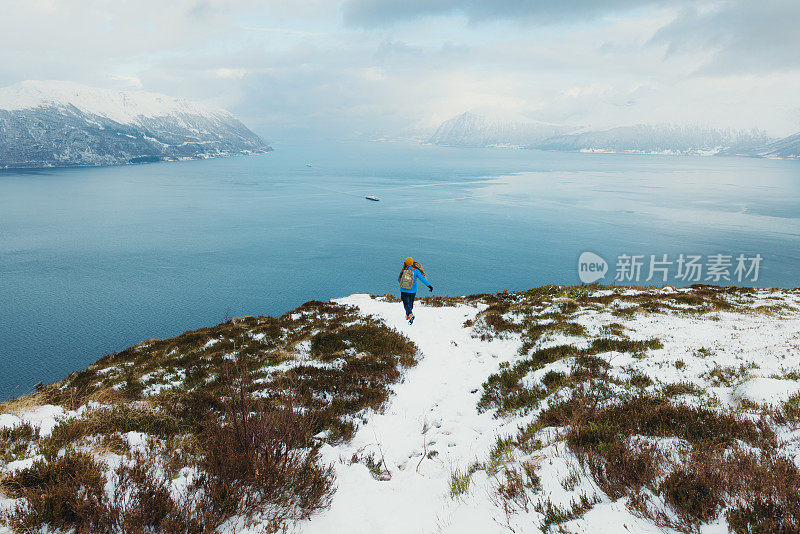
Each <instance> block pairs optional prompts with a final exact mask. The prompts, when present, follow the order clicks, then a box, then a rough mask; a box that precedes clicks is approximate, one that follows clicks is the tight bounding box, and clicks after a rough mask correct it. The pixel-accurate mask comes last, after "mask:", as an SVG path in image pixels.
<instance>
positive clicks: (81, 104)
mask: <svg viewBox="0 0 800 534" xmlns="http://www.w3.org/2000/svg"><path fill="white" fill-rule="evenodd" d="M268 150H270V147H269V146H268V145H267V144H266V143H264V141H263V140H261V138H259V137H258V136H257V135H256V134H254V133H253V132H252V131H250V130H249V129H248V128H247V127H246V126H245V125H244V124H242V123H241V122H240V121H239V120H238V119H236V117H234V116H233V115H231V114H230V113H228V112H227V111H223V110H213V109H208V108H205V107H203V106H200V105H199V104H196V103H193V102H189V101H187V100H184V99H181V98H174V97H170V96H166V95H161V94H156V93H147V92H143V91H118V90H109V89H100V88H96V87H88V86H85V85H80V84H77V83H72V82H63V81H25V82H20V83H17V84H14V85H11V86H9V87H5V88H0V168H32V167H68V166H83V165H120V164H126V163H139V162H145V161H159V160H177V159H189V158H209V157H216V156H229V155H237V154H249V153H261V152H266V151H268Z"/></svg>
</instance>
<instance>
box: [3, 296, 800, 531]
mask: <svg viewBox="0 0 800 534" xmlns="http://www.w3.org/2000/svg"><path fill="white" fill-rule="evenodd" d="M415 313H416V317H417V318H416V321H415V322H414V324H413V325H408V324H407V323H406V321H405V320H404V312H403V310H402V306H401V304H400V303H399V302H397V299H396V298H394V297H375V296H370V295H363V294H361V295H352V296H350V297H347V298H342V299H337V300H335V301H333V303H331V304H325V303H318V302H311V303H308V304H306V305H304V306H303V307H301V308H298V310H295V311H294V312H290V313H288V314H286V315H284V316H282V317H281V318H277V319H272V318H254V317H250V318H243V319H239V320H234V321H232V322H230V323H225V324H223V325H219V326H218V327H214V328H210V329H202V330H198V331H195V332H187V333H186V334H183V335H182V336H179V337H178V338H174V339H172V340H151V341H149V342H146V343H144V344H142V345H138V346H136V347H132V348H131V349H128V350H126V351H123V352H122V353H119V354H117V355H110V356H107V357H104V358H103V359H102V360H100V361H99V362H98V363H97V364H95V365H93V366H91V367H90V368H89V369H88V370H87V371H83V372H82V373H76V374H74V375H71V377H70V378H68V379H67V380H65V381H64V382H63V383H59V384H55V385H54V386H48V387H46V388H44V389H43V390H42V391H41V392H40V393H37V394H36V395H35V396H33V397H30V398H27V399H21V400H19V401H12V402H11V403H7V404H5V405H0V413H4V415H0V427H4V428H5V429H6V430H4V431H0V440H1V441H0V444H2V445H5V446H6V448H7V450H8V451H9V452H7V453H6V454H5V455H3V454H0V491H5V492H6V493H7V495H6V498H5V499H3V498H0V510H3V509H4V510H10V509H12V508H13V507H15V506H17V507H20V506H21V507H22V508H17V510H18V511H17V516H16V519H14V521H17V523H15V524H23V523H20V521H23V520H27V521H29V523H24V524H31V525H39V523H37V521H40V519H41V516H40V515H35V514H31V513H28V514H26V513H25V512H24V511H25V510H27V508H25V498H24V496H25V495H29V497H28V499H30V498H33V496H35V495H38V494H36V493H35V491H34V493H26V492H25V487H27V486H25V484H30V485H31V486H32V488H33V490H36V488H38V486H36V484H37V482H36V481H37V480H40V479H39V478H36V477H35V476H34V475H35V474H36V475H37V476H39V475H38V474H39V473H42V472H45V473H46V472H48V471H47V466H48V465H52V462H55V461H57V460H55V459H53V458H57V457H58V455H65V454H67V451H77V452H76V453H72V454H77V453H81V454H88V455H91V457H93V458H95V459H96V460H97V461H98V462H103V463H102V464H99V465H100V467H97V469H98V470H99V472H102V471H103V469H105V472H106V473H107V474H106V475H105V476H108V477H111V478H109V479H108V480H110V481H111V482H109V484H108V485H106V486H105V489H104V490H102V489H99V490H98V491H99V492H100V494H99V496H98V497H97V500H98V509H104V508H103V506H106V507H107V508H108V509H110V510H112V511H115V510H117V513H118V508H119V507H120V506H122V508H124V503H123V505H118V506H117V508H114V507H113V506H110V505H105V504H103V499H104V498H107V499H111V500H112V501H113V499H112V496H113V495H114V493H115V489H114V488H115V486H114V482H113V481H114V480H116V479H114V478H113V477H112V476H111V473H113V472H114V469H117V470H119V469H121V467H120V466H122V467H124V466H126V465H129V464H131V465H133V466H134V471H133V472H137V471H135V468H136V466H140V467H139V468H141V466H142V465H145V466H148V465H151V464H146V463H145V464H141V463H137V462H141V457H142V455H146V454H150V455H154V458H155V459H151V460H150V461H152V462H155V465H158V466H162V467H158V468H156V469H155V470H154V471H146V472H148V473H153V478H154V479H155V480H157V481H159V482H158V484H160V485H158V484H157V485H156V486H157V487H156V490H158V488H165V489H163V490H159V491H167V492H168V493H171V494H172V495H173V496H175V497H174V499H179V497H181V496H184V497H185V496H186V495H189V496H193V497H192V499H196V500H197V501H199V502H201V503H202V502H205V501H204V499H205V498H206V497H204V495H206V494H204V493H202V492H200V493H195V492H197V491H198V490H197V487H198V486H197V485H198V484H199V485H200V487H201V488H205V490H204V491H206V492H208V491H209V490H210V488H213V487H214V486H208V485H207V484H208V482H202V481H203V480H206V479H204V478H202V477H201V473H202V469H203V467H202V466H204V465H209V466H210V467H208V469H212V470H213V469H215V468H214V466H213V464H204V463H202V461H200V460H198V461H199V462H200V463H197V464H194V463H191V461H190V462H189V464H188V465H184V464H185V462H187V457H188V458H191V457H192V455H194V454H198V455H202V453H201V452H199V451H202V450H203V447H204V446H205V445H204V444H203V443H197V442H196V441H193V440H191V439H189V440H187V439H186V438H185V437H183V434H182V433H187V432H188V433H189V435H190V436H191V433H192V432H194V431H192V430H189V429H190V428H191V425H190V426H186V425H185V424H184V423H180V421H174V420H173V419H169V418H168V417H167V416H169V417H170V418H174V417H177V416H178V414H185V415H180V417H191V419H189V421H195V420H196V419H195V418H196V417H198V414H199V413H202V412H200V411H199V410H200V408H199V406H198V407H194V408H193V409H192V410H190V411H187V410H188V405H186V403H185V399H186V398H188V397H187V395H190V394H191V395H194V397H192V398H193V399H195V401H194V402H199V401H198V399H205V400H204V402H213V400H214V399H213V398H206V397H203V396H199V397H198V396H197V395H202V393H203V391H206V390H207V391H209V392H216V391H221V392H222V394H223V395H225V393H224V392H225V388H224V387H223V388H222V389H221V390H218V389H217V388H219V387H220V386H219V385H218V381H219V377H220V376H222V375H224V373H223V370H222V366H223V365H228V364H230V365H232V363H231V362H234V361H236V362H244V361H247V360H244V359H243V358H251V359H252V360H251V362H252V363H251V364H250V366H251V367H250V368H251V369H252V370H253V371H254V373H255V374H254V376H256V377H258V378H257V379H255V380H254V381H253V382H252V384H250V386H249V391H252V393H253V394H254V395H256V396H257V397H258V398H262V399H273V397H272V394H273V392H274V391H273V388H276V387H281V386H280V385H281V384H284V386H285V385H287V384H291V387H292V388H294V391H295V393H294V395H295V397H294V399H295V400H294V402H301V403H303V404H304V406H306V409H307V410H309V411H310V412H311V413H316V414H318V417H321V418H323V419H324V418H327V419H325V420H327V421H329V422H330V423H331V426H327V423H326V424H325V425H323V426H324V427H325V429H324V430H322V431H321V432H319V433H317V434H316V435H315V436H314V438H315V439H316V440H318V448H317V449H316V454H318V456H317V461H318V462H319V463H320V465H330V466H332V469H333V470H332V471H331V472H330V474H331V476H335V486H336V491H335V493H333V494H332V495H331V499H330V501H329V502H327V503H324V504H325V505H324V506H322V507H321V508H315V509H313V510H312V509H308V514H305V515H304V514H299V515H292V516H285V517H284V516H281V517H284V519H283V521H282V522H280V524H276V523H272V524H271V525H270V524H269V523H268V522H267V520H266V519H264V516H265V517H274V515H272V516H271V515H270V514H271V513H272V512H273V510H274V509H273V508H270V507H267V508H264V509H261V510H260V514H262V515H259V513H256V514H255V515H253V513H252V512H253V510H250V511H249V514H248V517H250V520H249V521H248V520H245V519H244V516H236V515H235V514H234V515H233V516H229V518H228V519H227V520H226V521H225V522H224V523H222V524H219V525H215V526H214V530H218V531H221V532H233V531H236V532H256V531H263V530H266V531H268V532H269V531H275V530H277V529H279V528H280V527H281V526H285V527H287V528H288V529H289V531H292V532H298V533H303V534H316V533H329V532H348V533H354V534H357V533H365V534H366V533H370V534H372V533H376V532H380V533H398V534H400V533H403V534H405V533H408V532H420V533H444V532H452V533H460V534H464V533H476V534H477V533H480V534H484V533H492V532H496V533H498V534H499V533H507V532H545V533H546V532H580V533H595V532H652V533H672V532H700V533H704V534H709V533H723V532H728V530H729V529H730V530H732V531H734V532H755V531H757V530H754V528H755V527H759V528H761V529H762V530H761V531H763V532H777V531H781V532H796V531H797V529H798V528H800V508H799V507H798V506H797V503H798V502H800V501H799V500H800V293H799V292H798V291H797V290H768V289H746V288H745V289H740V288H714V287H707V286H706V287H699V288H685V289H675V288H670V287H666V288H625V287H605V288H586V287H561V286H546V287H542V288H534V289H532V290H529V291H525V292H516V293H500V294H497V295H475V296H468V297H455V298H450V297H433V298H429V299H425V300H424V301H423V302H422V303H419V304H418V305H417V307H416V309H415ZM398 335H399V336H401V337H403V338H405V339H406V340H408V342H410V343H413V347H414V351H416V356H415V357H414V359H410V353H409V352H408V351H409V348H410V345H408V344H407V343H405V344H404V343H403V342H401V341H400V339H399V338H398ZM391 354H397V355H402V354H405V355H406V356H403V357H400V359H399V360H394V359H392V358H391V357H390V355H391ZM386 358H389V359H388V360H387V359H386ZM226 362H228V363H227V364H226ZM392 362H394V363H392ZM387 363H388V364H390V365H391V366H394V364H399V365H400V367H399V368H402V373H401V374H400V375H395V374H393V371H390V370H389V368H388V367H386V366H385V364H387ZM379 368H380V369H383V371H381V373H383V374H382V375H380V376H384V377H385V378H388V379H389V381H388V382H387V381H382V380H380V379H378V378H377V377H378V376H379V375H377V374H375V373H376V369H379ZM392 368H394V367H392ZM237 369H239V370H241V368H240V367H238V364H237ZM339 373H344V374H339ZM386 373H388V374H386ZM323 377H327V378H325V379H324V380H322V378H323ZM391 377H394V378H391ZM287 381H288V382H287ZM348 384H349V385H348ZM384 386H386V387H388V390H387V391H388V395H387V396H384V395H383V394H382V393H380V391H381V387H384ZM309 387H310V388H312V389H311V390H308V388H309ZM353 388H355V389H353ZM376 388H377V389H376ZM193 391H194V393H192V392H193ZM237 391H238V390H237ZM306 394H308V395H306ZM213 396H216V393H214V395H213ZM44 399H51V400H58V401H59V403H60V404H61V406H52V405H50V406H39V404H41V401H42V400H44ZM131 399H137V400H131ZM365 399H373V400H374V399H377V400H378V402H377V403H375V402H373V401H372V400H369V401H367V400H365ZM381 399H383V400H381ZM353 402H355V404H350V403H353ZM70 403H71V405H68V406H64V405H65V404H70ZM119 403H125V405H126V406H127V405H130V406H131V407H123V405H122V404H119ZM212 405H213V404H212ZM176 406H177V407H176ZM346 406H349V407H348V408H346V409H345V407H346ZM135 407H138V408H135ZM134 408H135V409H139V410H145V409H146V410H150V412H148V413H150V414H151V415H150V417H151V418H156V419H158V420H159V421H160V422H159V423H158V424H155V425H153V424H150V423H147V421H146V420H145V419H144V418H141V419H140V418H132V417H128V418H126V419H124V421H125V425H120V424H119V422H117V419H115V417H117V416H116V415H115V414H117V413H120V412H125V411H126V410H128V411H130V410H132V409H134ZM228 410H230V407H229V408H228ZM284 410H290V411H291V410H292V408H284ZM337 410H338V411H337ZM334 412H335V413H339V414H341V415H342V416H343V417H344V419H340V420H338V422H337V420H336V419H332V418H331V417H330V415H331V413H334ZM212 413H213V412H212ZM284 413H285V412H284ZM94 414H101V415H94ZM167 421H172V422H170V424H169V425H167ZM342 423H344V426H342ZM349 423H353V426H348V425H349ZM170 425H177V428H182V429H184V430H169V431H168V430H165V429H167V428H169V429H171V428H173V427H172V426H170ZM13 429H16V430H13ZM148 434H149V435H148ZM47 436H54V437H55V438H53V437H47ZM59 449H60V450H59ZM137 451H138V452H137ZM153 451H163V452H158V453H157V454H154V452H153ZM178 453H180V454H178ZM47 455H50V456H49V458H51V459H49V460H48V459H47V458H48V456H47ZM53 455H55V456H53ZM231 456H235V455H233V454H231ZM176 457H177V458H178V459H176ZM137 458H139V459H137ZM37 461H38V462H39V463H38V464H37V463H35V462H37ZM48 462H50V463H48ZM103 466H105V467H103ZM26 470H27V471H26ZM123 471H124V469H123ZM125 472H127V471H125ZM21 473H24V475H23V474H21ZM98 476H99V475H98ZM129 476H130V475H129ZM26 477H27V478H26ZM103 480H105V479H103ZM142 483H144V482H142ZM203 484H206V485H205V486H203ZM20 485H22V486H23V488H22V490H20ZM59 487H60V486H59ZM128 487H130V484H129V486H128ZM148 487H150V486H148ZM98 488H102V486H98ZM103 491H105V492H106V493H107V494H108V497H103ZM153 491H155V490H153ZM251 491H253V490H252V488H251ZM67 494H68V493H62V494H61V495H62V498H63V495H67ZM302 495H307V494H306V493H303V494H302ZM132 502H133V503H137V502H139V501H137V500H133V501H132ZM159 502H161V501H159ZM166 502H171V501H169V499H167V500H166ZM179 502H182V501H179ZM226 502H229V501H226ZM101 505H102V506H101ZM32 506H34V509H35V510H36V509H38V508H36V506H39V504H35V503H34V504H33V505H32ZM170 506H173V505H170ZM43 509H44V508H43ZM163 509H164V510H174V511H175V514H176V516H180V515H181V514H184V515H186V516H187V517H189V518H190V519H191V518H192V517H194V516H193V515H192V514H193V513H196V510H195V511H194V512H193V511H191V510H189V511H187V510H186V509H185V508H180V507H178V508H166V507H164V508H163ZM20 510H22V511H20ZM159 510H161V508H160V509H159ZM86 513H87V514H89V513H90V512H88V511H87V512H86ZM92 513H95V512H92ZM97 513H99V512H97ZM125 513H127V514H129V515H128V516H125V517H135V518H136V519H137V520H138V521H144V519H142V518H141V517H140V516H138V515H135V514H133V512H131V511H127V512H125ZM166 513H167V512H164V514H166ZM131 514H133V515H131ZM123 515H124V514H123ZM93 517H94V516H93ZM102 517H105V516H102V515H98V518H99V519H97V520H98V521H100V520H101V519H102ZM115 517H116V516H115ZM150 519H152V517H150ZM193 520H197V519H196V518H195V519H193ZM204 520H207V519H204ZM44 524H48V525H52V523H48V522H46V521H45V522H44ZM160 524H161V523H154V525H155V527H154V528H155V530H158V525H160ZM206 525H207V524H206ZM84 526H85V525H84ZM0 531H2V528H0Z"/></svg>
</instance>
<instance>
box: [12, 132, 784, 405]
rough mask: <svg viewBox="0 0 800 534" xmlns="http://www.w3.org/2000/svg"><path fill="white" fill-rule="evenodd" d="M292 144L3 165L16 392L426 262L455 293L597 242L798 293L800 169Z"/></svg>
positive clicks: (573, 279) (538, 270) (495, 286)
mask: <svg viewBox="0 0 800 534" xmlns="http://www.w3.org/2000/svg"><path fill="white" fill-rule="evenodd" d="M275 148H276V150H275V151H274V152H273V153H271V154H268V155H265V156H256V157H246V158H231V159H219V160H209V161H192V162H182V163H160V164H149V165H139V166H127V167H111V168H96V169H62V170H46V171H36V172H24V173H22V172H2V173H0V276H1V277H2V278H1V279H0V365H2V373H1V374H0V398H7V397H10V396H13V395H17V394H21V393H24V392H27V391H29V390H30V388H31V386H32V385H33V384H35V383H36V382H38V381H40V380H43V381H45V382H48V381H52V380H57V379H60V378H62V377H63V376H65V375H66V374H68V373H69V372H70V371H73V370H77V369H82V368H84V367H85V366H86V365H88V364H89V363H91V362H93V361H95V360H96V359H97V358H99V357H100V356H102V355H103V354H106V353H109V352H115V351H118V350H120V349H122V348H124V347H127V346H129V345H132V344H134V343H137V342H139V341H142V340H144V339H147V338H151V337H168V336H173V335H176V334H179V333H181V332H183V331H185V330H189V329H194V328H198V327H201V326H206V325H211V324H216V323H218V322H220V321H222V319H223V317H224V316H225V315H226V312H229V313H230V314H231V315H234V316H240V315H259V314H280V313H283V312H285V311H287V310H289V309H291V308H294V307H296V306H298V305H299V304H301V303H303V302H304V301H307V300H311V299H329V298H332V297H337V296H343V295H348V294H350V293H354V292H359V291H368V292H372V293H380V294H383V293H386V292H387V291H395V286H396V277H397V273H398V271H399V268H400V265H401V262H402V260H403V258H405V257H406V256H408V255H413V256H414V257H416V258H419V259H420V260H421V261H422V262H423V264H424V265H425V268H426V270H427V271H428V273H429V274H430V279H431V281H432V283H433V284H434V286H435V289H436V292H437V293H439V294H464V293H477V292H495V291H500V290H504V289H523V288H528V287H531V286H536V285H540V284H545V283H551V282H560V283H577V282H578V278H577V270H576V261H577V258H578V256H579V255H580V253H581V252H583V251H585V250H591V251H594V252H596V253H599V254H600V255H602V256H603V257H605V258H606V259H607V260H608V261H609V262H610V263H612V264H613V262H615V261H616V256H617V255H619V254H620V253H626V252H627V253H639V254H647V255H649V254H659V255H660V254H671V255H677V254H679V253H686V254H688V253H699V254H713V253H718V252H722V253H726V254H739V253H745V254H748V255H752V254H755V253H760V254H762V256H763V257H764V260H763V263H762V266H761V267H762V269H761V276H760V280H759V283H758V284H757V285H774V286H789V287H795V286H798V285H800V283H799V282H798V278H799V277H798V275H797V271H796V267H797V265H798V261H799V260H800V202H799V201H800V162H793V161H770V160H760V159H746V158H699V157H660V156H623V155H602V154H572V153H557V152H537V151H524V150H491V149H487V150H480V149H449V148H442V147H433V146H420V145H412V144H402V143H360V142H351V143H349V142H338V143H319V144H315V145H304V146H299V145H295V144H290V143H286V144H281V143H278V144H276V146H275ZM306 162H312V163H313V167H310V168H309V167H306V166H305V163H306ZM365 194H374V195H377V196H379V197H380V198H381V202H369V201H367V200H365V199H364V198H363V196H364V195H365ZM612 269H613V265H612ZM610 277H613V273H612V274H611V275H610ZM608 279H609V278H607V280H608ZM398 313H402V311H400V309H399V308H398Z"/></svg>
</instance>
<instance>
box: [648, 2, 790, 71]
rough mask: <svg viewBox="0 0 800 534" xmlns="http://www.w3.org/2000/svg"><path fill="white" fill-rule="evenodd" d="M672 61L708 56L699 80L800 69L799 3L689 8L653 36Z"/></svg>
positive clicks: (735, 4)
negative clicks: (680, 57)
mask: <svg viewBox="0 0 800 534" xmlns="http://www.w3.org/2000/svg"><path fill="white" fill-rule="evenodd" d="M651 43H655V44H666V45H667V56H668V57H669V56H673V55H679V54H696V53H697V52H698V51H706V52H708V53H709V54H710V58H709V59H708V60H707V61H705V62H703V63H702V64H701V65H700V66H699V67H698V69H697V71H696V74H697V75H703V76H725V75H730V74H739V73H747V72H751V73H752V72H770V71H774V70H781V69H797V68H800V2H798V1H797V0H762V1H760V2H753V1H751V0H734V1H727V2H722V3H720V4H714V5H712V6H708V7H706V8H705V9H698V8H696V7H687V8H686V9H684V10H683V11H681V13H680V14H679V16H677V17H676V18H675V19H674V20H673V21H672V22H670V23H669V24H667V25H665V26H664V27H663V28H661V29H660V30H659V31H658V32H656V34H655V35H654V36H653V38H652V40H651Z"/></svg>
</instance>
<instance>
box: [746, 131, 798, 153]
mask: <svg viewBox="0 0 800 534" xmlns="http://www.w3.org/2000/svg"><path fill="white" fill-rule="evenodd" d="M756 155H758V156H761V157H765V158H786V159H800V133H796V134H794V135H790V136H788V137H784V138H783V139H778V140H777V141H773V142H771V143H768V144H767V145H765V146H763V147H760V148H759V149H758V150H756Z"/></svg>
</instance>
